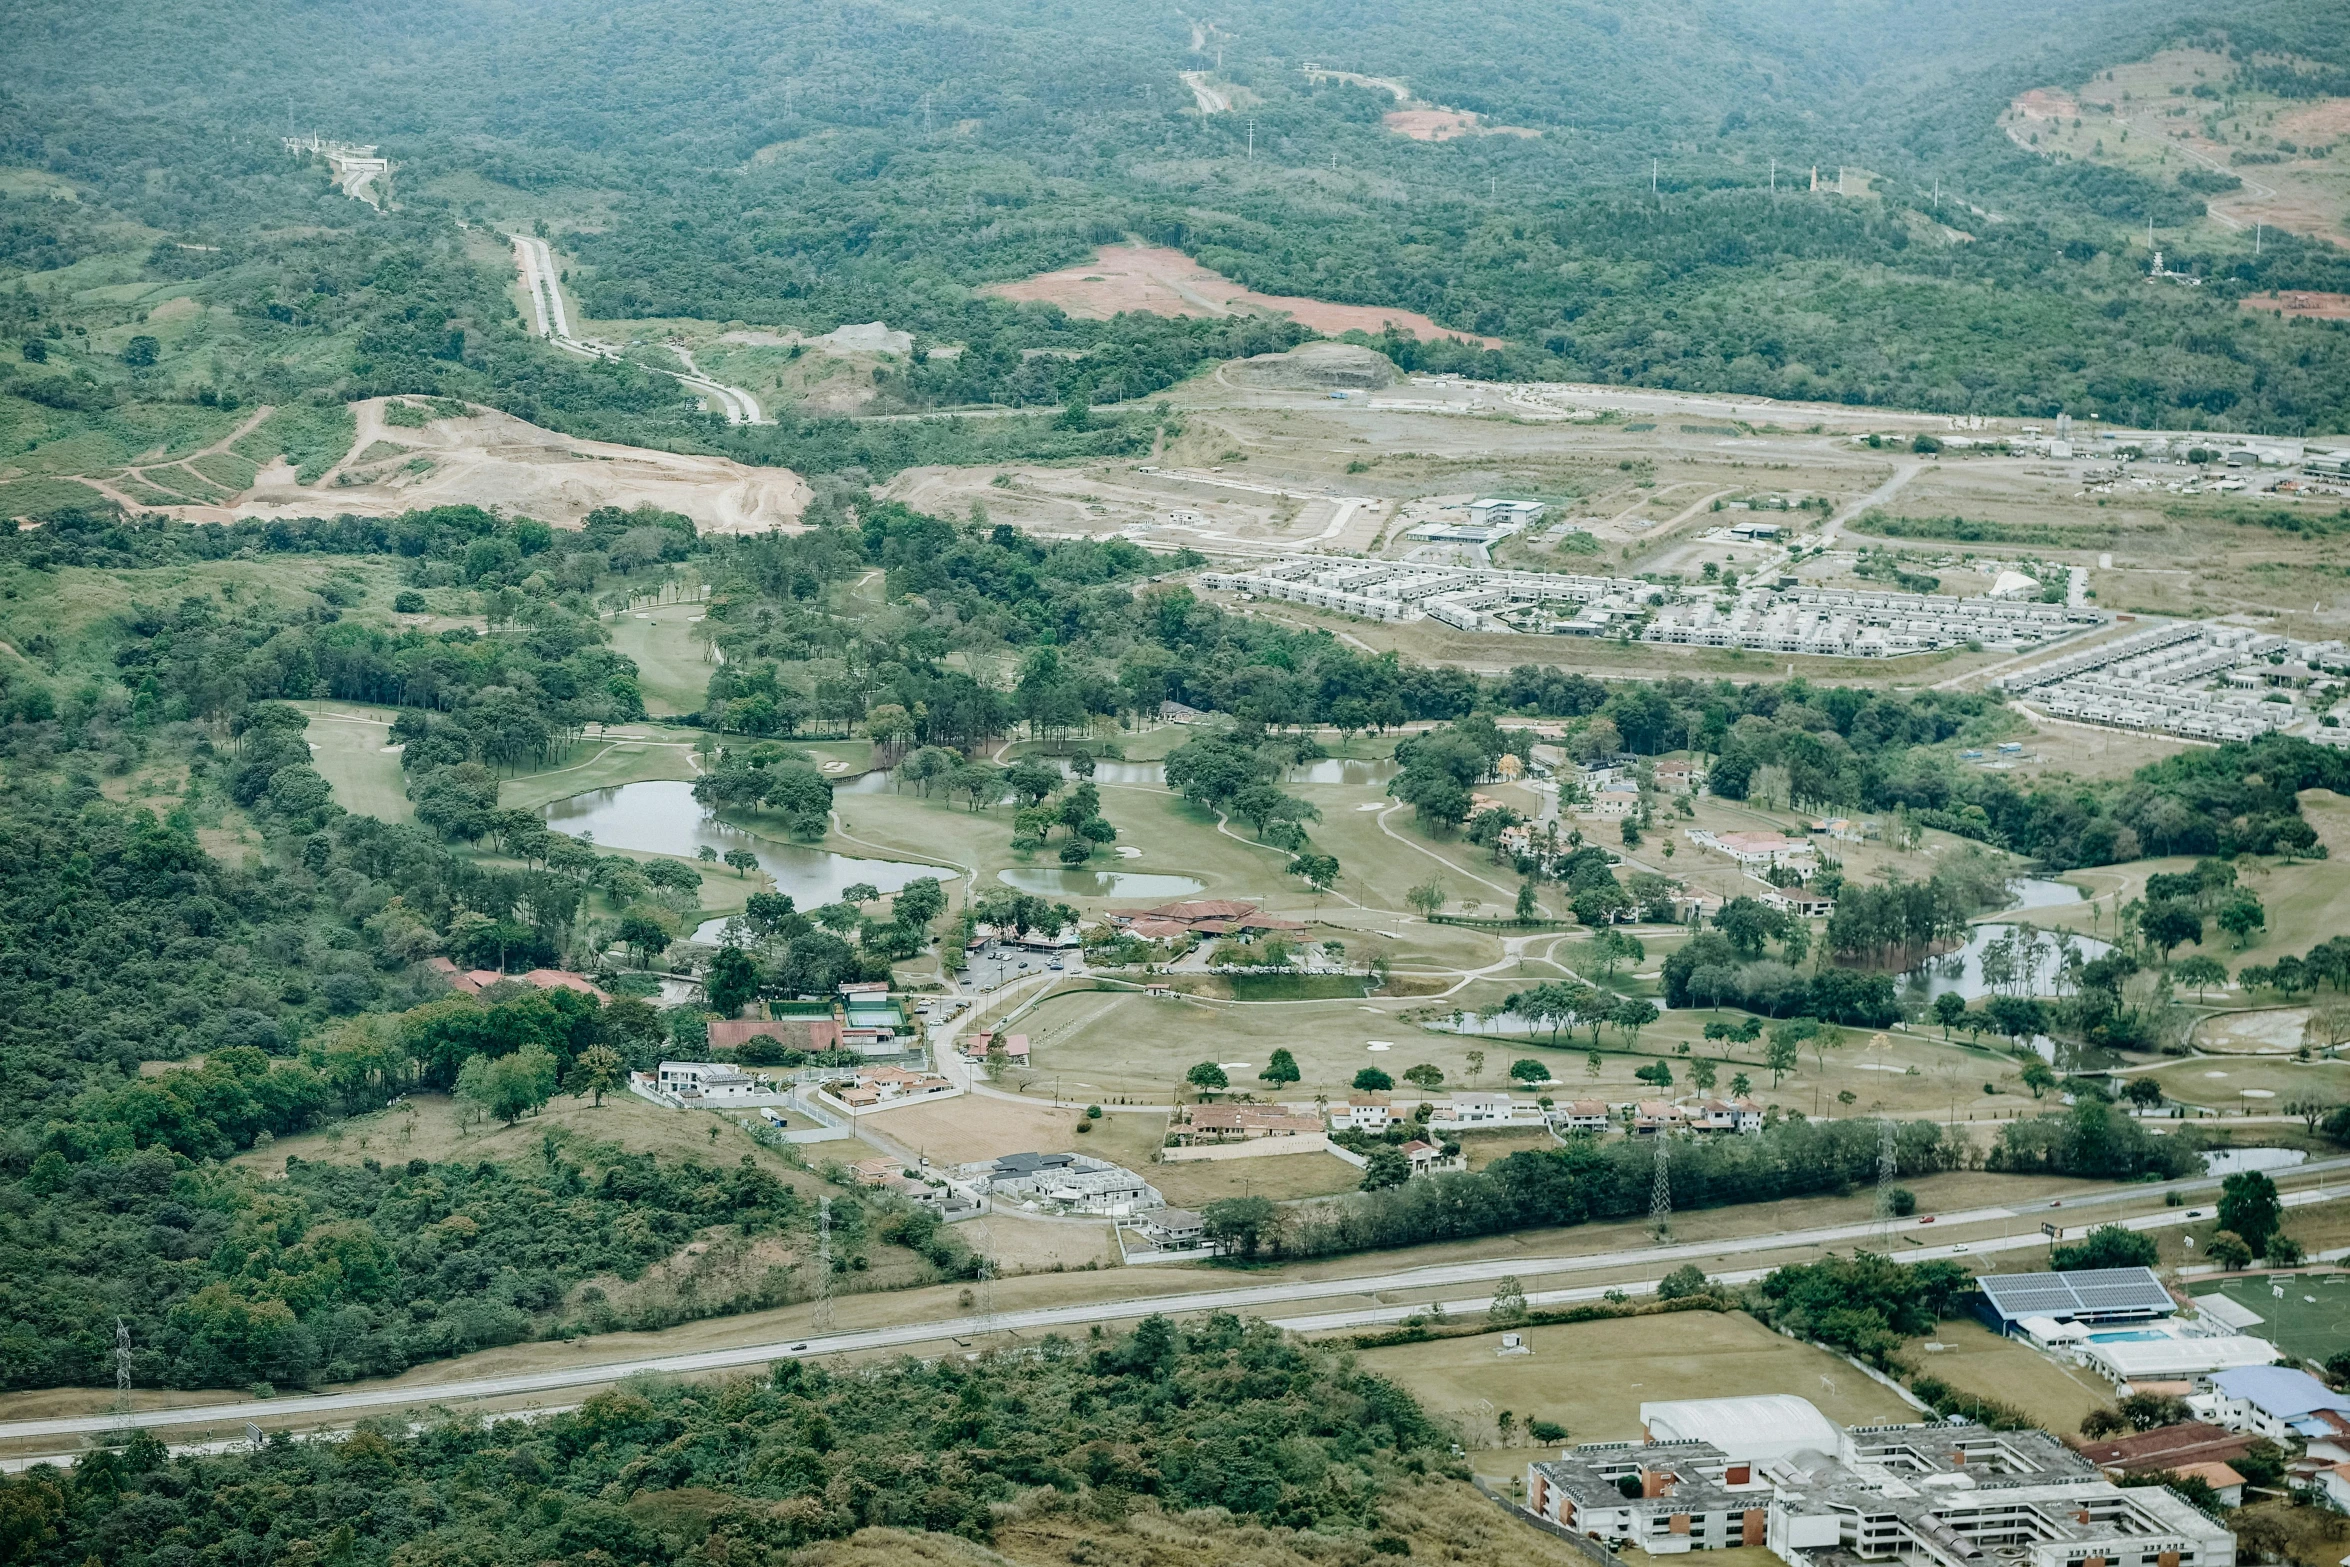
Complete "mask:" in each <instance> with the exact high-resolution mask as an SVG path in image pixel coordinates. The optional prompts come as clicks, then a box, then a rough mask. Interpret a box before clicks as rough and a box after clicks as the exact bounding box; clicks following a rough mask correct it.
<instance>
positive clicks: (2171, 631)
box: [1993, 620, 2350, 740]
mask: <svg viewBox="0 0 2350 1567" xmlns="http://www.w3.org/2000/svg"><path fill="white" fill-rule="evenodd" d="M2345 670H2350V652H2346V651H2345V650H2344V648H2343V645H2342V644H2341V643H2340V642H2302V641H2295V640H2293V639H2290V638H2287V637H2281V636H2276V635H2273V634H2271V633H2268V632H2262V631H2255V630H2252V629H2251V628H2249V627H2246V626H2231V625H2226V624H2223V623H2221V622H2218V621H2192V620H2187V621H2165V622H2161V623H2159V624H2156V625H2152V626H2149V627H2147V628H2146V629H2145V630H2142V631H2136V632H2132V633H2131V634H2130V635H2128V636H2126V637H2117V638H2115V639H2114V640H2112V641H2110V642H2101V643H2099V644H2097V645H2096V646H2094V647H2088V648H2083V649H2081V650H2080V651H2079V652H2076V653H2070V654H2067V655H2065V656H2064V657H2062V658H2056V659H2051V660H2049V661H2048V662H2047V663H2044V664H2035V665H2033V666H2032V667H2031V668H2029V669H2022V670H2017V671H2015V672H2013V673H2010V674H2005V675H2001V676H1999V677H1997V679H1996V680H1995V681H1994V682H1993V684H1994V685H1996V686H1997V687H1998V688H1999V689H2000V690H2003V691H2006V692H2008V693H2009V694H2011V695H2014V696H2019V697H2022V698H2023V699H2024V700H2025V701H2026V702H2028V703H2030V704H2032V705H2033V706H2036V707H2040V708H2043V709H2045V710H2046V711H2047V712H2048V713H2049V714H2050V715H2052V716H2054V717H2057V718H2069V719H2073V720H2076V721H2079V722H2083V723H2091V724H2100V725H2107V726H2110V727H2114V728H2120V729H2150V730H2155V731H2158V732H2160V733H2163V734H2174V735H2179V736H2182V737H2185V738H2187V739H2194V740H2250V739H2253V738H2255V737H2257V736H2259V735H2263V734H2267V733H2270V732H2271V731H2273V730H2280V729H2292V728H2295V727H2303V726H2306V727H2311V728H2312V733H2311V735H2310V738H2312V739H2317V740H2329V739H2333V738H2334V737H2336V736H2342V737H2343V738H2344V739H2350V735H2344V734H2343V732H2342V731H2340V730H2330V731H2329V730H2325V729H2323V728H2322V727H2317V726H2316V720H2317V719H2318V718H2319V717H2320V716H2321V715H2320V714H2319V713H2318V712H2315V711H2313V710H2312V708H2311V706H2310V705H2309V704H2310V697H2309V696H2308V695H2307V693H2308V692H2309V691H2310V688H2311V687H2312V686H2313V685H2317V684H2319V683H2320V680H2321V676H2322V675H2324V674H2326V673H2340V672H2343V671H2345Z"/></svg>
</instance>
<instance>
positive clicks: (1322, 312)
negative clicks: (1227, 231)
mask: <svg viewBox="0 0 2350 1567" xmlns="http://www.w3.org/2000/svg"><path fill="white" fill-rule="evenodd" d="M986 292H987V293H990V294H994V295H996V296H997V297H998V298H1002V299H1036V300H1043V301H1046V302H1048V303H1050V304H1055V305H1059V306H1060V307H1061V308H1062V309H1063V310H1065V311H1067V312H1068V313H1069V314H1070V315H1073V316H1078V317H1081V318H1083V319H1086V320H1094V321H1106V320H1108V319H1109V318H1110V317H1111V316H1114V315H1116V314H1118V313H1119V312H1120V311H1124V310H1147V311H1149V312H1150V313H1151V314H1153V315H1162V316H1234V315H1247V314H1251V313H1264V314H1271V315H1284V316H1289V317H1291V318H1292V319H1294V320H1297V321H1300V322H1302V323H1304V324H1305V325H1307V326H1310V327H1312V328H1313V329H1314V330H1315V331H1317V332H1328V333H1338V332H1351V331H1363V332H1378V331H1381V330H1383V329H1384V328H1386V327H1388V326H1391V325H1392V326H1396V327H1400V328H1402V329H1403V330H1404V331H1407V332H1409V333H1411V334H1412V335H1413V336H1415V337H1424V338H1439V337H1458V338H1465V339H1467V340H1468V341H1470V342H1474V343H1480V344H1483V345H1484V346H1485V347H1488V348H1499V347H1500V346H1501V342H1500V340H1499V339H1497V338H1490V337H1480V336H1478V335H1477V334H1476V333H1474V332H1464V331H1460V330H1458V329H1457V328H1453V327H1446V326H1439V325H1438V324H1437V323H1435V322H1434V321H1431V320H1429V319H1428V318H1427V317H1426V316H1424V315H1421V314H1419V313H1418V312H1416V311H1411V310H1396V309H1389V308H1387V307H1385V306H1375V305H1340V304H1333V303H1331V302H1330V301H1328V300H1321V299H1300V298H1295V297H1291V296H1288V295H1274V294H1260V293H1257V292H1256V291H1254V290H1253V289H1249V288H1246V287H1243V286H1242V285H1241V284H1238V283H1235V282H1233V281H1232V279H1230V278H1228V277H1225V276H1224V275H1223V274H1222V273H1219V272H1212V271H1210V270H1209V269H1208V268H1206V267H1203V266H1201V265H1200V264H1199V263H1198V262H1196V261H1194V260H1192V259H1191V258H1190V257H1189V256H1187V255H1185V254H1184V253H1183V252H1182V251H1180V250H1173V249H1169V248H1167V247H1165V246H1160V245H1104V246H1103V247H1102V248H1101V249H1100V250H1099V251H1097V252H1095V254H1094V259H1093V260H1092V261H1090V262H1087V263H1086V264H1084V265H1083V266H1075V267H1065V268H1063V269H1062V270H1060V271H1058V272H1045V273H1040V274H1038V275H1037V276H1035V277H1030V278H1022V279H1021V280H1020V281H1018V282H1016V283H991V284H989V285H988V287H987V289H986Z"/></svg>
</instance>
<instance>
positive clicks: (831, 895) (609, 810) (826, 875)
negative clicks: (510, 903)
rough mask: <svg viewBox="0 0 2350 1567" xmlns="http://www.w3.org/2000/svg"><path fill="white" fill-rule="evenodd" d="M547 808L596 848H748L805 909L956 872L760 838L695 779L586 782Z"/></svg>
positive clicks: (556, 822) (563, 828)
mask: <svg viewBox="0 0 2350 1567" xmlns="http://www.w3.org/2000/svg"><path fill="white" fill-rule="evenodd" d="M545 815H546V819H547V825H548V826H549V827H551V828H553V829H554V830H555V831H557V832H560V833H568V834H570V835H571V836H572V837H574V838H589V839H592V840H593V841H594V842H595V844H596V845H597V847H599V848H605V849H632V850H635V851H636V852H638V853H640V854H671V855H676V856H678V857H679V858H681V859H689V860H690V859H692V858H694V851H695V850H696V849H698V848H700V847H701V846H702V845H703V844H708V845H709V846H710V847H711V848H713V849H716V850H717V851H718V852H719V853H720V854H721V855H723V854H725V853H726V852H727V851H728V850H730V849H748V850H750V851H751V852H752V853H753V854H755V855H757V856H758V857H759V868H760V869H761V870H763V871H765V872H766V873H767V874H768V875H770V876H772V877H774V878H775V890H776V891H778V892H785V893H789V894H791V898H792V902H793V903H794V904H796V905H797V906H799V907H800V908H803V909H810V908H815V907H817V906H818V905H820V904H825V903H831V902H834V901H835V900H837V899H838V898H839V897H840V893H841V889H842V888H844V887H850V886H854V885H856V884H857V883H858V882H865V883H868V884H870V885H871V886H873V887H875V888H877V889H879V890H880V891H882V892H895V891H896V890H897V889H898V888H900V887H903V886H904V885H905V884H906V883H907V882H910V881H913V880H914V879H916V878H917V877H921V876H937V877H940V878H942V879H947V878H952V877H953V876H954V874H955V873H954V872H953V871H951V870H943V869H941V868H940V867H938V866H935V865H918V864H914V863H911V862H909V861H905V860H867V859H858V858H855V857H854V856H851V855H846V854H835V853H833V852H832V851H831V850H829V849H811V848H806V847H803V846H802V845H799V844H794V843H783V842H779V841H778V840H776V839H774V838H769V837H764V836H762V835H760V834H758V833H754V832H750V831H748V830H746V829H744V828H742V827H738V826H736V825H735V824H734V823H732V822H729V821H726V820H724V819H723V818H720V817H716V816H711V815H708V814H706V813H705V812H704V811H703V809H702V803H701V802H700V801H699V800H696V799H695V798H694V786H693V785H692V784H690V783H687V782H684V781H683V780H678V779H662V780H659V781H657V782H649V783H632V784H622V785H620V786H619V787H618V788H614V789H591V790H589V791H588V792H587V793H585V794H575V795H573V796H572V797H571V798H569V799H568V800H557V801H556V802H555V803H554V804H552V805H550V806H548V807H547V808H546V811H545Z"/></svg>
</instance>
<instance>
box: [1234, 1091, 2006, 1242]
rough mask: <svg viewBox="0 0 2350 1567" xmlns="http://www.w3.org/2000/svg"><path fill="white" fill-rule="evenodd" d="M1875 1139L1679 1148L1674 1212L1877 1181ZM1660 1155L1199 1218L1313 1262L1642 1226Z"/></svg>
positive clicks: (1941, 1161) (1865, 1124) (1770, 1129)
mask: <svg viewBox="0 0 2350 1567" xmlns="http://www.w3.org/2000/svg"><path fill="white" fill-rule="evenodd" d="M1881 1137H1882V1134H1881V1132H1880V1129H1879V1127H1878V1124H1877V1123H1876V1122H1874V1121H1857V1120H1855V1121H1807V1120H1805V1119H1804V1118H1802V1117H1800V1116H1786V1117H1773V1118H1772V1119H1771V1120H1770V1122H1769V1124H1768V1125H1767V1126H1765V1128H1764V1129H1763V1131H1762V1133H1761V1134H1760V1135H1759V1136H1753V1137H1729V1138H1717V1139H1714V1140H1711V1141H1702V1142H1677V1143H1676V1144H1675V1145H1674V1150H1673V1203H1674V1206H1675V1207H1677V1208H1708V1207H1717V1206H1721V1205H1725V1204H1729V1203H1745V1202H1769V1201H1772V1200H1774V1199H1776V1198H1780V1197H1793V1196H1799V1195H1804V1194H1807V1193H1811V1192H1818V1191H1834V1190H1837V1189H1839V1188H1841V1187H1843V1186H1846V1185H1849V1184H1852V1183H1855V1182H1860V1181H1864V1180H1868V1179H1873V1178H1874V1172H1875V1170H1876V1168H1877V1163H1876V1161H1877V1157H1878V1151H1879V1146H1880V1142H1881ZM1895 1138H1896V1142H1895V1146H1896V1150H1897V1157H1898V1159H1899V1161H1900V1167H1901V1169H1902V1170H1903V1171H1904V1172H1906V1173H1909V1174H1926V1173H1928V1172H1931V1171H1936V1170H1949V1169H1956V1168H1959V1167H1960V1166H1961V1165H1963V1164H1964V1163H1965V1162H1966V1159H1967V1157H1968V1153H1967V1144H1966V1140H1965V1138H1964V1137H1961V1136H1955V1135H1953V1134H1951V1133H1950V1132H1949V1131H1948V1130H1947V1129H1945V1128H1943V1127H1939V1126H1937V1125H1935V1124H1933V1123H1931V1122H1926V1121H1909V1122H1902V1123H1899V1124H1898V1125H1897V1127H1896V1129H1895ZM1655 1164H1656V1153H1655V1149H1654V1147H1653V1146H1652V1145H1651V1144H1649V1143H1647V1142H1634V1141H1632V1140H1630V1139H1627V1138H1616V1139H1609V1140H1603V1139H1600V1138H1597V1137H1576V1138H1573V1139H1570V1140H1569V1141H1568V1143H1567V1144H1566V1146H1564V1147H1561V1148H1556V1149H1537V1150H1528V1151H1524V1152H1520V1153H1514V1154H1511V1155H1510V1156H1509V1157H1507V1158H1505V1159H1499V1160H1496V1161H1495V1162H1494V1163H1492V1164H1490V1165H1488V1166H1486V1167H1485V1168H1484V1169H1482V1170H1475V1171H1453V1172H1447V1173H1442V1174H1438V1175H1434V1176H1430V1177H1428V1178H1426V1179H1423V1180H1415V1181H1412V1182H1411V1183H1410V1184H1408V1185H1405V1186H1401V1187H1398V1188H1395V1189H1393V1190H1388V1191H1378V1192H1364V1193H1360V1194H1358V1195H1355V1196H1351V1197H1347V1198H1343V1199H1340V1200H1337V1201H1333V1202H1330V1203H1325V1204H1319V1205H1316V1206H1313V1207H1311V1208H1305V1209H1295V1210H1293V1209H1287V1208H1283V1207H1280V1206H1278V1205H1276V1204H1274V1203H1271V1202H1267V1201H1266V1200H1264V1199H1262V1198H1241V1197H1236V1198H1224V1199H1220V1200H1218V1201H1216V1202H1213V1203H1210V1204H1209V1205H1208V1206H1207V1207H1206V1208H1204V1209H1202V1210H1201V1216H1202V1218H1203V1219H1204V1220H1205V1221H1206V1223H1207V1225H1208V1228H1209V1232H1210V1236H1211V1238H1213V1239H1215V1240H1216V1241H1217V1242H1218V1244H1219V1245H1222V1246H1224V1247H1225V1248H1226V1249H1227V1250H1230V1251H1233V1252H1236V1253H1239V1254H1242V1255H1249V1256H1254V1255H1258V1254H1260V1253H1268V1252H1269V1253H1272V1254H1275V1255H1280V1256H1292V1257H1311V1256H1325V1255H1330V1254H1333V1253H1338V1252H1349V1251H1368V1250H1377V1249H1385V1248H1389V1247H1397V1246H1418V1245H1424V1244H1427V1243H1429V1242H1432V1241H1443V1240H1455V1239H1460V1238H1463V1237H1466V1236H1472V1235H1490V1234H1495V1233H1499V1232H1501V1231H1505V1230H1515V1229H1526V1228H1530V1227H1534V1226H1542V1225H1572V1224H1582V1223H1586V1222H1589V1221H1593V1220H1608V1219H1629V1218H1637V1217H1640V1216H1642V1215H1645V1214H1646V1213H1647V1212H1648V1206H1649V1198H1650V1190H1651V1187H1652V1185H1653V1183H1654V1180H1655Z"/></svg>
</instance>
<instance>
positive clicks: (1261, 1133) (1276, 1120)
mask: <svg viewBox="0 0 2350 1567" xmlns="http://www.w3.org/2000/svg"><path fill="white" fill-rule="evenodd" d="M1182 1114H1183V1119H1182V1120H1181V1121H1179V1122H1177V1123H1176V1124H1175V1125H1174V1126H1172V1127H1170V1128H1169V1130H1170V1131H1171V1132H1172V1133H1173V1134H1174V1136H1175V1140H1176V1142H1177V1143H1178V1144H1180V1145H1182V1146H1185V1147H1189V1146H1191V1145H1192V1144H1195V1143H1230V1142H1254V1141H1255V1140H1257V1139H1258V1138H1261V1137H1301V1136H1304V1135H1307V1134H1308V1133H1315V1132H1319V1131H1321V1130H1322V1123H1321V1121H1320V1119H1318V1118H1317V1117H1314V1116H1310V1115H1300V1114H1298V1113H1296V1112H1295V1111H1291V1110H1284V1109H1282V1108H1281V1107H1280V1106H1279V1105H1230V1104H1224V1105H1191V1106H1189V1107H1187V1108H1186V1109H1185V1110H1184V1111H1183V1112H1182Z"/></svg>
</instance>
